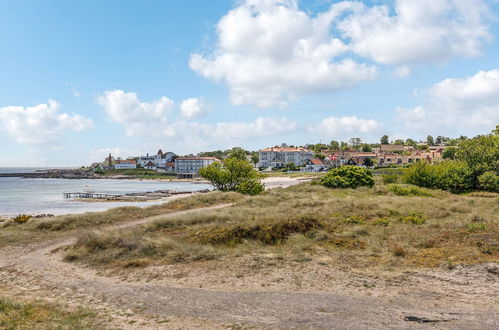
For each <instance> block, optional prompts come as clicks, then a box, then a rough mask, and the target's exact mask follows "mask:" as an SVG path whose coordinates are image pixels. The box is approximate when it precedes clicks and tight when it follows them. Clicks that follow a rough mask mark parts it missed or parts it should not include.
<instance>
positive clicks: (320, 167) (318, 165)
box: [300, 159, 328, 172]
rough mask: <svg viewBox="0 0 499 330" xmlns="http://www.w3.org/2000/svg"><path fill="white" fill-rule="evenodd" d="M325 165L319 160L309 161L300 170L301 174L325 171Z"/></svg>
mask: <svg viewBox="0 0 499 330" xmlns="http://www.w3.org/2000/svg"><path fill="white" fill-rule="evenodd" d="M327 167H328V166H327V165H326V164H324V163H323V162H322V160H320V159H310V160H307V162H306V163H305V167H302V168H301V169H300V171H301V172H322V171H325V170H326V169H327Z"/></svg>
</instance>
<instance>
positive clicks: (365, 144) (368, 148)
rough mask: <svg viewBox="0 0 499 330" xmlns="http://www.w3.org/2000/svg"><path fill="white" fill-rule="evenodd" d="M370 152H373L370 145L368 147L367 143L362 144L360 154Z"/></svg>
mask: <svg viewBox="0 0 499 330" xmlns="http://www.w3.org/2000/svg"><path fill="white" fill-rule="evenodd" d="M371 151H373V150H372V149H371V146H370V145H368V144H367V143H364V144H363V145H362V152H371Z"/></svg>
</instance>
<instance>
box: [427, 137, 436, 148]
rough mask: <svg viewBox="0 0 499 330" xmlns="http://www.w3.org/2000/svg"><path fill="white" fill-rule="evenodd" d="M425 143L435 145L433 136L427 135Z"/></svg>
mask: <svg viewBox="0 0 499 330" xmlns="http://www.w3.org/2000/svg"><path fill="white" fill-rule="evenodd" d="M426 143H427V144H428V145H429V146H434V145H435V140H434V139H433V136H431V135H428V136H427V137H426Z"/></svg>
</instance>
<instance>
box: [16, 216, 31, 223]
mask: <svg viewBox="0 0 499 330" xmlns="http://www.w3.org/2000/svg"><path fill="white" fill-rule="evenodd" d="M31 218H32V216H31V215H26V214H20V215H18V216H17V217H14V218H12V221H14V222H15V223H26V222H28V221H30V220H31Z"/></svg>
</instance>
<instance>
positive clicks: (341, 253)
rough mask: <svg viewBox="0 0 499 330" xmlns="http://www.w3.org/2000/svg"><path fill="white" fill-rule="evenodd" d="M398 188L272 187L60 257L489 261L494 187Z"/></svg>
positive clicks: (349, 263)
mask: <svg viewBox="0 0 499 330" xmlns="http://www.w3.org/2000/svg"><path fill="white" fill-rule="evenodd" d="M399 188H400V189H398V188H396V189H393V187H392V186H391V187H387V186H384V185H382V184H378V185H376V186H375V187H373V188H360V189H357V190H330V189H327V188H324V187H322V186H319V185H314V184H310V183H307V184H301V185H298V186H293V187H290V188H286V189H280V188H279V189H274V190H271V191H267V192H265V193H264V194H262V195H260V196H254V197H249V198H246V199H244V200H242V201H240V202H239V203H238V204H236V205H235V206H232V207H229V208H225V209H220V210H216V211H210V212H205V213H202V214H190V215H185V216H181V217H176V218H172V219H167V220H162V221H157V222H155V223H152V224H149V225H145V226H142V227H140V228H130V229H126V230H121V231H118V230H108V231H101V232H92V233H88V234H86V235H85V236H82V237H81V238H80V239H79V241H78V243H77V244H76V245H75V246H73V247H72V248H70V249H69V250H68V251H67V256H66V258H67V260H71V261H79V262H84V263H87V264H90V265H94V266H99V267H140V266H147V265H150V264H164V263H176V262H196V261H199V260H206V259H214V258H219V259H223V260H226V261H227V262H230V260H231V258H238V257H239V256H242V255H245V254H256V255H258V254H260V255H266V256H268V255H273V256H275V258H278V259H283V260H295V261H297V260H298V261H307V260H313V259H315V260H320V261H321V262H327V263H334V264H337V265H340V266H341V265H343V266H346V267H354V268H365V267H383V268H386V269H390V268H392V267H434V266H439V265H445V266H447V265H453V264H455V263H478V262H486V261H499V257H498V254H499V225H498V221H499V197H498V196H499V195H488V196H487V197H480V196H474V195H452V194H450V193H446V192H442V191H427V190H418V189H419V188H418V189H416V188H413V187H410V186H401V187H399ZM400 191H403V194H404V196H398V195H397V194H399V193H400ZM406 192H407V193H406ZM411 192H412V193H411ZM414 195H417V196H414ZM421 195H423V196H432V197H423V196H421Z"/></svg>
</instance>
